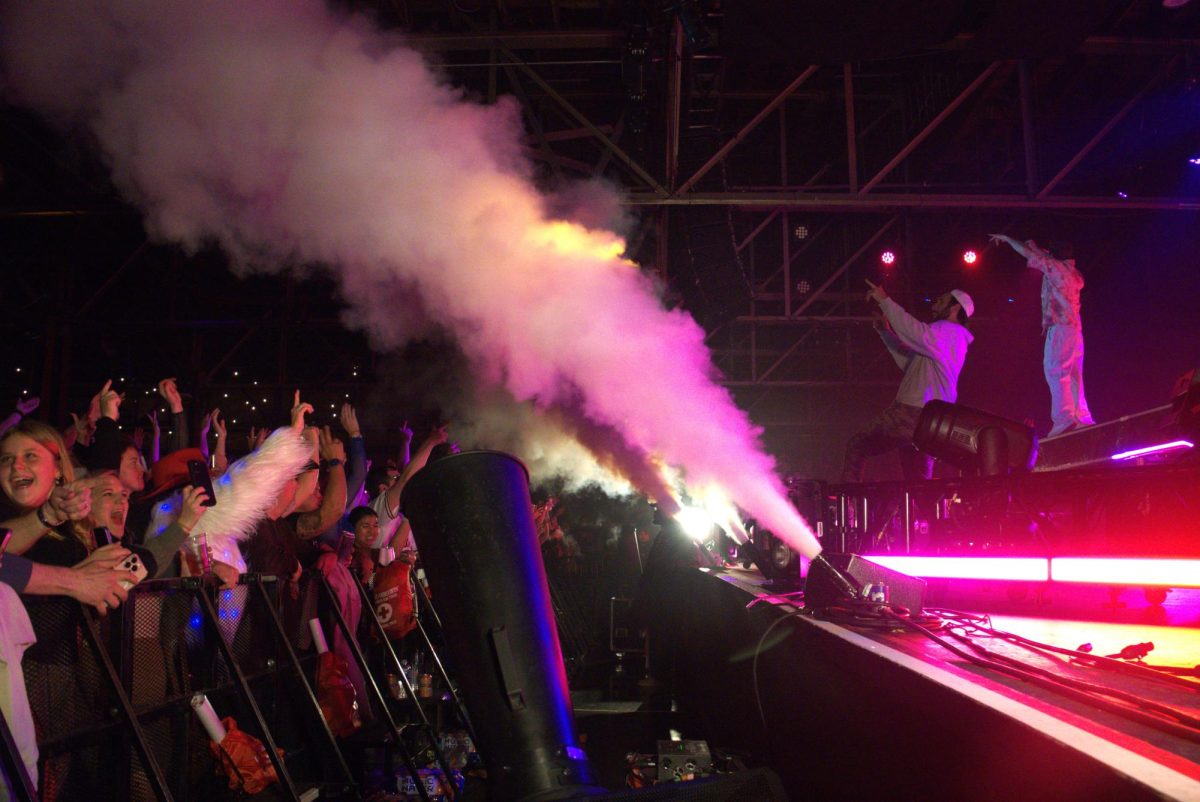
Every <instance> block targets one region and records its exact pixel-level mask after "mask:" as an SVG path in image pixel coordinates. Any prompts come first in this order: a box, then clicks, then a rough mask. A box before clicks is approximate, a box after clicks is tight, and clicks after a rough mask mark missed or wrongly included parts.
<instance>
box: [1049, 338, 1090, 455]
mask: <svg viewBox="0 0 1200 802" xmlns="http://www.w3.org/2000/svg"><path fill="white" fill-rule="evenodd" d="M1042 367H1043V368H1044V370H1045V373H1046V384H1048V385H1049V386H1050V419H1051V420H1052V421H1053V422H1054V425H1053V426H1052V427H1051V429H1050V435H1049V436H1050V437H1053V436H1054V435H1056V434H1060V433H1061V432H1062V431H1063V430H1064V429H1066V428H1067V427H1068V426H1086V425H1089V424H1092V423H1095V421H1094V420H1092V413H1091V412H1089V411H1088V405H1087V399H1085V398H1084V397H1083V331H1082V330H1080V329H1078V328H1075V327H1074V326H1051V327H1050V328H1049V329H1047V330H1046V351H1045V356H1044V358H1043V360H1042Z"/></svg>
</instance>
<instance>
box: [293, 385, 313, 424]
mask: <svg viewBox="0 0 1200 802" xmlns="http://www.w3.org/2000/svg"><path fill="white" fill-rule="evenodd" d="M312 411H313V407H312V404H309V403H307V402H305V401H301V400H300V391H299V390H297V391H296V397H295V400H293V401H292V429H293V430H294V431H295V432H296V434H299V433H300V432H302V431H304V415H305V414H306V413H309V412H312Z"/></svg>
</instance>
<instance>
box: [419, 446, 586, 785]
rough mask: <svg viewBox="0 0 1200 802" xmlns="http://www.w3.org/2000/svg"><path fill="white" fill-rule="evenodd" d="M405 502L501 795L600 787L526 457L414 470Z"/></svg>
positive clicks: (447, 460)
mask: <svg viewBox="0 0 1200 802" xmlns="http://www.w3.org/2000/svg"><path fill="white" fill-rule="evenodd" d="M401 509H402V510H403V512H404V515H405V516H406V517H407V518H408V519H409V520H410V522H411V523H412V529H413V535H414V536H415V537H416V540H417V546H418V548H419V549H420V552H421V558H422V560H423V561H424V563H425V567H426V571H427V573H428V575H429V581H430V587H431V590H432V592H433V594H434V600H435V603H436V604H437V606H438V610H439V615H440V617H441V619H442V622H443V626H444V629H445V640H446V650H447V652H448V654H449V657H450V662H451V665H452V667H453V670H454V671H455V673H456V674H457V675H458V677H459V680H460V682H461V685H462V691H463V696H464V700H465V702H466V706H467V712H468V713H469V714H470V716H471V720H472V723H473V725H474V727H475V730H476V734H477V735H478V740H479V750H480V753H481V755H482V757H483V760H484V762H485V764H486V765H487V769H488V783H489V787H490V791H491V793H492V794H494V797H493V798H496V799H506V800H530V801H532V800H534V799H536V800H557V799H569V798H573V797H580V796H586V795H589V794H593V793H596V792H598V791H600V789H598V788H595V787H591V785H590V784H591V782H592V779H591V778H592V775H591V768H590V766H589V764H588V761H587V758H586V756H585V755H584V754H583V752H582V750H580V749H579V748H578V743H577V740H576V737H575V729H574V720H573V712H572V709H571V702H570V696H569V695H568V690H567V677H566V670H565V668H564V666H563V660H562V649H561V647H560V646H559V640H558V630H557V628H556V626H555V622H554V614H553V608H552V607H551V603H550V590H549V586H548V585H547V582H546V570H545V566H544V565H543V564H542V555H541V550H540V547H539V544H538V540H537V531H536V529H535V527H534V523H533V508H532V504H531V502H530V497H529V474H528V471H527V470H526V468H525V466H524V465H523V464H522V463H521V462H520V461H518V460H517V459H516V458H515V457H512V456H510V455H508V454H504V453H501V452H496V451H469V452H464V453H461V454H455V455H452V456H448V457H444V458H442V459H440V460H437V461H435V462H432V463H430V464H429V465H428V466H426V467H425V468H424V469H422V470H421V471H420V472H419V473H417V474H416V475H415V476H414V477H413V479H412V480H411V481H410V482H409V484H408V486H407V487H406V488H405V489H404V493H403V496H402V498H401Z"/></svg>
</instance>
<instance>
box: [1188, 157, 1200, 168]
mask: <svg viewBox="0 0 1200 802" xmlns="http://www.w3.org/2000/svg"><path fill="white" fill-rule="evenodd" d="M1188 164H1194V165H1196V166H1197V167H1200V156H1193V157H1192V158H1190V159H1188Z"/></svg>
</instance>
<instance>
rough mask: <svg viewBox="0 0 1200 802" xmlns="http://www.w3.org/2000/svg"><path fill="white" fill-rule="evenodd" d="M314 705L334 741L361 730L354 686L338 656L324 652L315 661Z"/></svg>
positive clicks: (344, 663)
mask: <svg viewBox="0 0 1200 802" xmlns="http://www.w3.org/2000/svg"><path fill="white" fill-rule="evenodd" d="M317 701H318V702H320V704H321V715H323V716H325V721H326V722H327V723H328V724H329V729H330V731H331V732H333V734H334V735H336V736H337V737H338V738H345V737H346V736H347V735H353V734H354V733H355V731H357V730H358V728H359V727H361V726H362V719H361V718H360V717H359V715H358V700H357V698H356V695H355V693H354V683H353V682H352V681H351V679H350V674H349V672H348V671H347V669H346V660H345V658H343V657H342V656H341V655H337V654H334V653H333V652H325V653H324V654H321V655H319V656H318V657H317Z"/></svg>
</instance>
